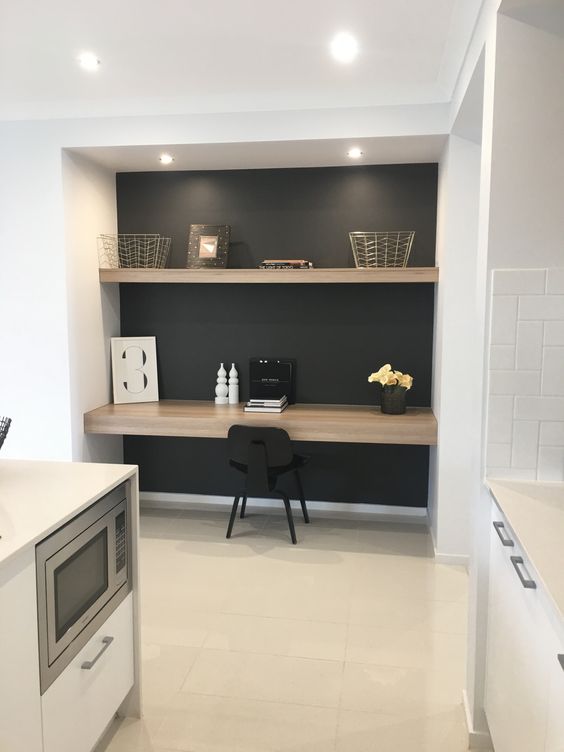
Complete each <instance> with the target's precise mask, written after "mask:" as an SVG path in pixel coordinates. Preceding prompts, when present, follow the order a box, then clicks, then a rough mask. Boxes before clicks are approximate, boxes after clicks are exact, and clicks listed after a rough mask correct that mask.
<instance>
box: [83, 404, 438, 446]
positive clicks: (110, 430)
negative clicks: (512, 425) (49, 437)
mask: <svg viewBox="0 0 564 752" xmlns="http://www.w3.org/2000/svg"><path fill="white" fill-rule="evenodd" d="M235 423H243V424H245V425H251V426H278V427H279V428H284V429H285V430H286V431H287V432H288V434H289V435H290V438H291V439H294V440H296V441H332V442H342V443H351V444H354V443H356V444H423V445H426V446H430V445H431V446H432V445H435V444H436V443H437V421H436V419H435V416H434V415H433V413H432V411H431V409H430V408H429V407H411V408H408V409H407V412H406V413H405V414H404V415H384V414H382V413H381V412H380V408H379V407H374V406H372V405H309V404H308V405H305V404H298V405H290V406H289V407H288V408H287V409H286V410H284V412H283V413H245V412H243V406H242V405H216V404H215V403H214V402H206V401H203V400H161V401H160V402H142V403H136V404H126V405H114V404H110V405H104V406H103V407H99V408H97V409H96V410H91V411H90V412H88V413H86V414H85V415H84V430H85V431H86V433H103V434H121V435H129V436H192V437H202V438H211V439H224V438H226V437H227V432H228V430H229V427H230V426H232V425H233V424H235Z"/></svg>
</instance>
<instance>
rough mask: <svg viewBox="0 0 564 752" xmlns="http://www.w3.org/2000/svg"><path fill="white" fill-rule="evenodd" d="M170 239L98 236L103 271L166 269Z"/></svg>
mask: <svg viewBox="0 0 564 752" xmlns="http://www.w3.org/2000/svg"><path fill="white" fill-rule="evenodd" d="M170 242H171V239H170V238H165V237H163V236H162V235H158V234H152V235H147V234H145V235H143V234H139V233H137V234H130V235H128V234H125V233H124V234H121V233H120V234H119V235H99V236H98V257H99V261H100V267H101V268H103V269H107V268H109V269H118V268H130V269H131V268H136V269H164V267H165V266H166V262H167V259H168V254H169V251H170Z"/></svg>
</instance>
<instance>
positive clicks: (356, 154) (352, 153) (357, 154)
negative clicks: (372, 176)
mask: <svg viewBox="0 0 564 752" xmlns="http://www.w3.org/2000/svg"><path fill="white" fill-rule="evenodd" d="M363 155H364V152H363V151H361V150H360V149H359V148H358V146H355V147H354V148H352V149H349V151H348V152H347V157H350V158H351V159H360V158H361V157H362V156H363Z"/></svg>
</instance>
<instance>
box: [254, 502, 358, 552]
mask: <svg viewBox="0 0 564 752" xmlns="http://www.w3.org/2000/svg"><path fill="white" fill-rule="evenodd" d="M293 512H294V524H295V527H296V537H297V538H298V544H299V546H300V548H301V549H302V551H310V550H313V551H316V552H319V551H328V552H330V553H332V554H333V555H335V554H339V553H346V552H358V550H359V545H358V523H357V522H351V521H349V520H340V521H339V520H330V519H324V518H319V517H318V518H316V517H315V513H310V518H311V523H310V524H305V523H304V521H303V518H302V512H301V509H300V507H299V506H296V507H294V509H293ZM264 536H265V538H268V537H270V539H271V540H272V541H277V542H279V543H282V542H283V541H284V542H286V541H287V540H289V537H288V536H289V533H288V522H287V520H286V517H285V516H282V515H279V514H278V515H275V514H272V515H270V517H269V518H268V521H267V524H266V527H265V530H264Z"/></svg>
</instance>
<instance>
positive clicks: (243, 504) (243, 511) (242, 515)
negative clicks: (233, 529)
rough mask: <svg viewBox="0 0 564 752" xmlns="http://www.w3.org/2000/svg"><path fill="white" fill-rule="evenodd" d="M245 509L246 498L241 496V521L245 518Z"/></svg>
mask: <svg viewBox="0 0 564 752" xmlns="http://www.w3.org/2000/svg"><path fill="white" fill-rule="evenodd" d="M246 508H247V497H246V496H243V501H242V502H241V519H243V518H244V516H245V509H246Z"/></svg>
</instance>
